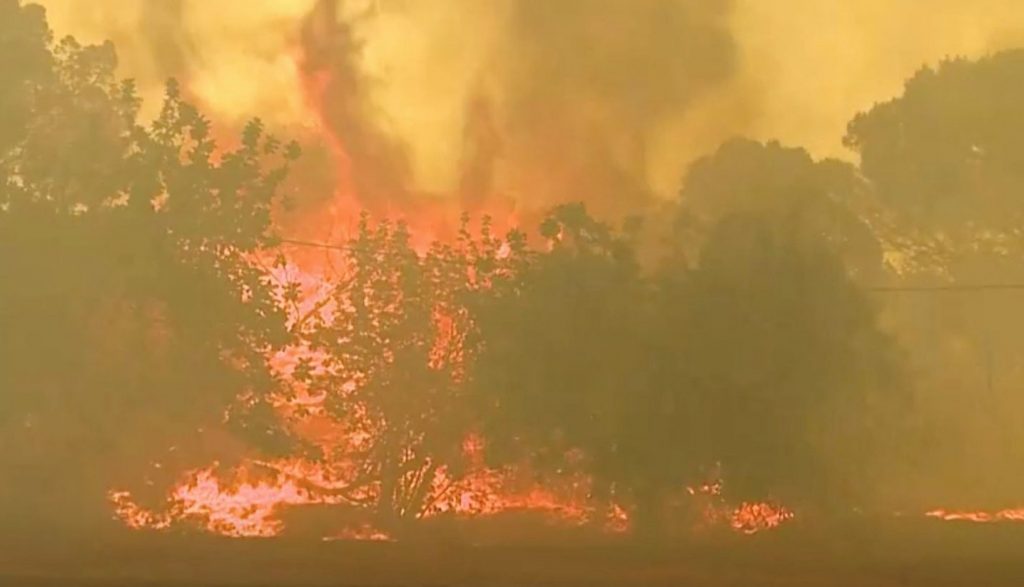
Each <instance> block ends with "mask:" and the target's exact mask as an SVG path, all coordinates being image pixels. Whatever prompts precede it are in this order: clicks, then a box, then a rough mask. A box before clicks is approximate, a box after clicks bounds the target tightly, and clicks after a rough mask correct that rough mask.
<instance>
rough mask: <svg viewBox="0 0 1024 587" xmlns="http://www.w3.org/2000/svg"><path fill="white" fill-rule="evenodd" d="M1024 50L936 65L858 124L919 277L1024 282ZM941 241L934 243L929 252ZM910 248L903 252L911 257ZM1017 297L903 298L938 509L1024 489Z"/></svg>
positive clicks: (851, 142)
mask: <svg viewBox="0 0 1024 587" xmlns="http://www.w3.org/2000/svg"><path fill="white" fill-rule="evenodd" d="M1022 99H1024V51H1021V50H1011V51H1005V52H1001V53H996V54H993V55H990V56H987V57H984V58H981V59H977V60H968V59H961V58H958V59H948V60H945V61H943V62H941V63H940V64H938V65H937V66H934V67H924V68H922V69H921V70H920V71H918V72H917V73H916V74H915V75H914V76H913V77H912V78H910V79H909V80H908V81H907V83H906V84H905V87H904V90H903V92H902V94H901V95H900V96H897V97H895V98H893V99H892V100H890V101H887V102H883V103H880V104H876V105H875V106H874V107H872V108H871V109H869V110H867V111H866V112H863V113H860V114H858V115H857V117H856V118H854V119H853V120H852V121H851V123H850V124H849V127H848V132H847V135H846V138H845V143H846V145H847V146H849V147H850V148H851V149H853V150H854V151H856V152H857V153H858V154H859V155H860V157H861V169H862V172H863V174H864V176H865V177H866V178H867V179H868V180H869V181H870V182H871V184H872V186H873V188H874V190H875V191H876V192H877V194H878V197H879V199H880V200H881V201H882V202H883V203H884V204H885V205H886V207H887V208H888V209H889V210H891V211H892V213H893V216H894V222H893V223H892V226H893V228H894V231H893V232H895V233H897V234H899V235H900V236H901V237H903V238H906V237H907V236H916V237H917V238H916V240H917V242H916V243H911V244H913V245H914V246H912V247H907V249H909V250H908V251H907V252H909V253H911V254H915V253H918V252H920V253H923V254H920V253H918V254H917V255H916V256H917V257H918V258H917V259H914V262H912V263H909V264H908V265H909V266H910V267H909V268H910V269H911V270H910V271H905V272H904V273H905V275H904V277H903V279H904V280H905V281H911V280H917V281H924V280H927V283H935V282H936V281H938V282H941V283H943V284H948V283H951V282H953V283H960V284H964V285H968V286H976V285H979V284H983V285H990V284H1013V283H1019V282H1020V281H1021V280H1022V279H1024V265H1022V263H1021V259H1022V252H1024V242H1022V240H1021V231H1020V224H1021V220H1022V218H1024V199H1022V193H1024V192H1022V190H1021V186H1022V185H1024V165H1022V164H1024V117H1022V116H1021V113H1020V103H1021V101H1022ZM922 244H924V245H927V246H926V247H922V246H921V245H922ZM902 253H903V251H901V254H902ZM1020 301H1021V300H1020V296H1019V295H1018V294H1017V293H1016V292H1013V291H1003V292H997V291H977V292H973V293H971V294H963V293H961V294H956V295H953V294H940V293H934V294H932V295H930V296H928V297H927V298H925V299H920V298H918V299H913V298H910V297H903V298H894V299H893V300H892V301H891V302H890V303H889V305H888V308H887V313H888V314H889V315H890V316H891V317H892V319H891V320H890V321H891V322H892V323H893V328H892V330H893V331H894V332H895V333H897V334H898V335H899V336H900V337H901V339H902V340H903V341H904V342H905V344H906V345H907V346H909V347H911V348H913V349H914V353H913V355H912V359H913V360H912V364H911V366H912V368H913V369H914V370H915V371H916V372H917V373H919V378H920V381H921V384H920V386H919V388H920V390H921V397H920V398H919V405H920V406H921V409H920V410H919V412H918V418H919V419H920V420H922V421H923V422H925V425H923V426H922V427H921V428H922V438H920V439H919V440H918V443H919V448H918V450H919V451H920V453H921V454H920V456H918V457H917V458H916V459H915V460H916V461H917V462H919V463H922V464H921V470H920V471H917V472H916V473H917V477H918V478H919V479H920V483H921V484H922V485H923V486H924V489H918V490H916V491H914V492H912V496H913V497H915V498H919V496H920V494H921V492H922V491H927V492H929V493H930V494H933V495H936V497H935V499H936V500H937V501H944V502H947V503H948V502H956V501H961V502H962V503H965V504H972V507H973V504H979V503H989V504H991V505H993V506H995V507H1003V506H1005V505H1007V504H1008V503H1011V502H1012V501H1013V500H1014V499H1015V498H1014V497H1013V496H1014V495H1016V494H1019V492H1020V490H1021V483H1020V479H1019V478H1018V477H1017V476H1016V475H1015V474H1014V473H1013V472H1012V471H1013V467H1006V466H1005V463H1008V462H1016V461H1018V460H1019V459H1020V458H1021V457H1022V454H1021V450H1020V447H1021V446H1024V445H1022V443H1021V436H1020V433H1019V431H1020V430H1022V429H1024V428H1022V421H1021V418H1020V417H1019V416H1018V415H1019V414H1020V410H1019V400H1018V397H1017V393H1016V389H1017V388H1018V387H1019V384H1020V381H1021V380H1020V373H1021V369H1022V367H1024V352H1022V350H1021V349H1024V339H1022V336H1021V333H1022V332H1024V315H1022V314H1021V313H1020V311H1019V307H1020ZM965 446H970V447H971V449H970V450H969V451H964V449H963V447H965Z"/></svg>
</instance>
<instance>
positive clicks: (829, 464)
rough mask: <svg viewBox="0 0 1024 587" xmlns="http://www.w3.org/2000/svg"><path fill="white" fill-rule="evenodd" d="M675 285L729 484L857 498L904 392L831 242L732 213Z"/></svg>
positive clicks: (703, 407)
mask: <svg viewBox="0 0 1024 587" xmlns="http://www.w3.org/2000/svg"><path fill="white" fill-rule="evenodd" d="M669 283H670V285H668V286H667V287H668V288H669V289H670V290H673V291H674V292H675V293H674V294H673V295H672V296H671V297H672V298H674V300H675V303H677V304H680V305H681V306H682V307H683V310H682V311H683V312H685V318H683V319H682V320H681V321H682V323H683V324H685V328H683V329H681V330H682V332H685V339H684V340H682V341H681V342H682V349H683V350H681V351H680V352H679V355H680V356H682V357H685V360H686V361H687V362H688V365H687V366H686V368H685V374H686V375H687V376H689V377H690V381H691V382H692V390H691V393H693V394H694V395H696V396H697V398H698V399H697V400H696V402H697V405H699V406H700V408H699V409H700V417H701V419H702V420H703V421H704V422H705V424H704V430H705V432H706V434H707V439H706V440H707V442H708V444H709V446H710V456H711V457H712V458H713V459H714V460H715V461H716V462H719V463H720V464H721V468H722V472H723V477H724V482H725V489H726V491H727V492H728V493H729V495H730V496H733V497H736V498H738V499H743V500H757V499H764V498H774V499H779V500H782V502H783V503H787V504H790V505H791V507H797V508H799V507H808V506H811V507H813V506H816V505H823V504H826V503H828V504H832V503H838V504H850V503H857V501H856V500H857V499H858V498H862V497H863V495H862V494H861V495H858V494H857V493H856V491H857V490H863V489H864V487H863V484H864V483H870V481H869V480H868V479H870V478H871V477H870V469H869V467H868V465H871V464H872V459H873V457H874V456H875V455H876V452H877V450H879V446H880V444H879V443H881V442H882V441H883V440H885V439H886V438H888V437H887V436H880V435H879V434H881V433H882V431H881V426H882V425H883V424H887V423H888V422H889V417H890V415H891V414H892V413H893V411H894V410H895V409H896V408H898V406H899V405H900V401H901V400H902V398H901V396H900V395H899V394H898V393H896V392H898V391H899V389H900V388H899V384H900V383H901V380H900V378H899V370H898V365H899V363H898V358H899V357H898V355H897V354H896V349H895V347H894V345H893V343H892V341H890V340H889V339H888V338H887V337H886V336H885V335H884V334H883V333H882V332H881V330H880V328H879V325H878V321H877V316H876V309H875V308H874V306H873V304H871V303H870V302H869V300H868V299H867V297H866V295H865V294H864V293H863V291H862V290H861V289H860V288H859V287H858V286H857V285H855V284H854V282H853V281H852V280H851V279H850V277H849V275H848V272H847V270H846V268H845V267H844V266H843V264H842V262H841V261H840V259H839V258H838V257H837V256H836V255H835V253H834V252H833V251H832V250H831V248H830V247H829V246H828V243H826V242H825V241H824V239H822V238H812V239H807V238H805V237H802V236H801V235H800V234H799V233H798V232H795V231H792V230H786V229H785V228H784V227H780V226H778V225H777V224H776V223H775V221H774V220H773V219H765V218H763V217H759V216H758V215H756V214H737V215H733V216H730V217H728V218H726V219H724V220H723V221H722V222H720V223H719V225H718V226H717V227H716V229H715V230H714V232H713V233H712V234H711V236H710V238H709V239H708V241H707V244H706V245H705V247H704V249H703V251H702V253H701V256H700V261H699V264H698V266H697V268H696V269H695V270H694V271H693V272H692V273H691V274H690V275H688V276H687V277H686V279H685V280H682V281H681V280H679V279H678V278H676V279H674V280H672V281H670V282H669ZM889 432H891V430H889V429H886V430H885V433H889Z"/></svg>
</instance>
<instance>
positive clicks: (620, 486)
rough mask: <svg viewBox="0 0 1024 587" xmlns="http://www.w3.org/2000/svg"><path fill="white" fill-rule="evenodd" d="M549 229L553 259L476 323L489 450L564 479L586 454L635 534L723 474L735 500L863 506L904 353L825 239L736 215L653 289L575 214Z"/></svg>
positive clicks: (558, 215)
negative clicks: (571, 461) (628, 511)
mask: <svg viewBox="0 0 1024 587" xmlns="http://www.w3.org/2000/svg"><path fill="white" fill-rule="evenodd" d="M545 228H546V230H545V235H546V236H548V237H549V238H550V239H551V248H550V251H548V252H542V253H537V254H536V256H535V257H534V258H533V259H531V261H530V263H529V264H528V266H527V268H526V270H525V271H523V272H522V273H520V274H517V275H516V276H515V278H514V279H513V281H512V283H510V284H506V286H505V287H504V289H501V290H499V292H498V294H497V295H493V294H492V295H489V296H488V297H486V298H484V299H483V300H482V301H481V303H480V305H479V306H478V307H477V308H476V309H475V312H474V317H475V320H476V324H477V326H478V328H479V335H480V337H481V342H480V344H481V348H482V350H481V354H480V357H479V358H478V360H477V361H476V363H475V366H474V370H473V371H472V372H471V373H472V377H471V382H472V385H474V386H475V388H476V389H477V393H479V394H481V395H482V396H483V397H484V398H485V400H486V402H487V405H486V406H485V408H484V409H483V411H482V417H484V419H485V421H486V422H488V423H489V424H490V426H491V427H490V428H489V429H488V434H487V437H488V438H489V439H490V440H491V441H492V442H494V443H495V444H496V445H497V446H498V447H500V448H506V449H507V448H510V447H511V448H519V449H520V450H521V451H522V452H521V453H519V454H518V456H517V458H522V457H523V456H524V455H525V456H532V457H533V458H534V459H538V458H540V459H541V460H540V462H541V463H542V464H546V465H547V467H548V468H549V470H556V471H557V470H560V469H564V468H566V467H567V466H568V464H567V461H566V459H565V456H566V455H567V454H572V450H573V449H578V450H580V451H582V453H583V454H584V455H585V459H586V466H587V467H588V470H590V471H591V472H593V473H594V474H595V475H596V476H597V479H598V480H600V482H601V483H602V484H603V487H604V489H605V490H606V491H614V492H615V494H616V496H617V497H618V498H619V499H623V500H625V501H626V502H627V503H631V504H632V505H633V506H635V507H636V513H637V520H636V521H637V522H638V523H641V524H647V523H655V524H656V522H657V517H658V515H659V514H658V513H657V512H658V511H659V510H660V508H661V507H662V506H663V505H664V502H665V500H666V499H667V498H668V497H669V496H671V495H675V494H678V492H679V491H681V490H682V489H683V488H684V487H686V486H696V485H699V484H701V483H704V482H707V481H711V480H714V479H715V477H714V476H715V475H716V474H717V472H719V471H721V473H722V474H723V475H724V482H725V487H726V490H727V491H728V492H730V493H729V494H730V495H731V496H733V497H735V498H737V499H755V500H756V499H765V498H776V499H782V500H786V503H789V504H791V505H793V506H794V507H798V508H799V507H815V506H819V505H822V504H823V503H824V502H825V501H827V500H828V499H831V498H834V499H836V500H839V499H840V497H839V496H840V495H842V496H843V498H852V499H856V498H857V497H859V494H858V493H857V491H861V490H863V489H864V487H863V483H867V481H866V479H865V478H855V477H856V476H857V475H863V474H865V473H866V465H867V464H868V463H869V462H870V460H871V458H872V457H873V452H872V448H871V447H873V446H876V445H875V444H874V442H875V441H877V440H879V439H878V438H877V437H875V436H873V434H874V430H875V429H877V428H878V426H879V425H880V424H881V423H882V421H883V420H882V419H881V418H878V417H876V416H881V415H884V413H885V412H886V411H887V410H888V411H891V409H893V408H894V406H896V405H898V399H899V398H898V396H896V395H893V394H891V392H893V391H894V390H895V389H897V387H898V383H899V381H898V366H897V356H896V355H895V349H894V347H893V345H892V343H891V342H890V341H889V340H888V339H887V338H886V337H885V336H884V335H883V334H882V333H881V331H880V329H879V326H878V323H877V317H876V312H875V309H874V308H873V306H872V304H871V303H869V301H868V299H867V298H866V297H865V294H864V293H863V292H862V291H861V290H860V288H859V287H858V286H857V285H856V284H855V283H854V282H853V281H852V280H851V278H850V276H849V273H848V270H847V269H846V267H845V266H844V265H843V263H842V261H841V259H840V257H838V256H837V255H836V254H835V252H834V250H833V247H832V246H831V243H829V242H828V241H827V239H825V238H824V237H822V236H820V235H806V234H801V233H800V232H799V231H792V230H788V227H787V226H786V225H784V224H782V225H780V224H779V223H778V222H777V217H776V216H774V215H771V214H769V213H765V212H757V211H751V212H747V213H742V214H740V213H734V214H732V215H730V216H727V217H726V218H724V219H722V220H720V221H719V222H717V223H716V224H715V225H714V228H713V229H712V230H711V232H710V234H709V235H708V237H707V239H706V243H705V244H704V246H703V247H702V250H701V251H700V254H699V258H698V261H697V263H696V264H695V266H694V267H693V268H689V269H687V268H682V267H681V266H680V265H672V268H671V269H669V270H667V271H664V272H661V273H658V274H653V275H651V274H646V273H644V272H642V271H640V269H639V268H638V267H637V265H636V264H635V262H634V261H633V257H634V255H633V246H634V245H633V244H632V242H631V241H630V240H629V239H628V238H626V237H623V236H621V235H619V234H617V233H616V232H615V231H613V230H611V229H610V228H608V227H607V226H604V225H601V224H599V223H597V222H595V221H593V220H592V219H590V218H589V217H588V216H587V215H586V214H585V212H584V211H583V210H582V209H581V208H578V207H565V208H561V209H559V210H557V211H556V212H555V213H554V215H553V216H552V218H551V220H549V221H548V223H546V224H545ZM837 458H840V459H843V460H842V461H841V462H842V463H843V466H842V467H834V466H833V463H834V462H835V459H837ZM854 471H856V474H855V473H853V472H854ZM645 514H647V516H645ZM648 516H649V517H648Z"/></svg>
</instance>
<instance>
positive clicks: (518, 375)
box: [469, 205, 694, 526]
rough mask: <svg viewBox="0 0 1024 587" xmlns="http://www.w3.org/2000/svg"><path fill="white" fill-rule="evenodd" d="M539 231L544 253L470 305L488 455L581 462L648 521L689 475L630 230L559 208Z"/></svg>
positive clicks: (548, 468)
mask: <svg viewBox="0 0 1024 587" xmlns="http://www.w3.org/2000/svg"><path fill="white" fill-rule="evenodd" d="M541 232H542V236H543V237H544V238H545V239H546V240H547V241H548V246H549V251H547V252H541V253H535V254H534V255H533V256H531V257H530V258H529V259H528V260H527V262H526V264H525V266H524V267H522V268H521V270H520V271H518V272H516V273H515V274H514V275H512V276H510V278H509V279H507V280H503V281H502V282H500V283H499V284H498V285H496V286H495V291H491V292H488V295H486V296H484V297H481V298H479V299H477V300H476V301H475V303H474V304H473V305H471V308H472V311H473V312H472V315H473V319H474V324H475V330H474V333H475V336H476V337H478V341H479V342H478V344H479V345H480V348H481V351H480V354H479V356H478V357H477V359H476V361H474V362H473V364H472V365H471V371H470V373H471V375H470V378H469V381H470V385H471V386H472V387H473V389H474V390H475V393H476V394H477V396H478V397H479V398H480V399H479V401H480V402H481V407H480V412H481V417H482V418H483V420H484V422H485V427H484V431H485V434H484V436H485V438H487V439H488V441H489V445H488V456H489V457H491V458H493V459H495V460H496V462H501V463H508V462H512V463H526V462H528V463H531V464H532V466H534V467H537V468H538V470H540V471H542V472H545V473H547V474H557V473H559V472H560V471H564V470H571V469H573V468H576V469H580V468H582V470H583V471H585V472H587V473H590V474H592V475H593V476H594V480H595V484H596V485H595V490H596V491H597V492H598V495H599V496H600V495H604V496H608V495H609V494H610V493H614V494H615V496H616V498H617V499H619V500H623V501H625V502H628V503H630V504H636V505H637V508H638V511H640V512H641V513H640V515H639V517H641V518H643V521H642V522H641V525H642V526H646V523H647V522H654V521H655V519H656V512H657V506H658V505H659V502H660V500H661V498H662V497H663V496H664V494H665V492H666V491H669V490H670V489H671V488H673V487H674V488H677V489H681V488H682V487H683V484H684V482H686V481H690V480H692V477H693V476H694V470H693V468H692V467H690V466H689V465H692V463H691V461H690V459H691V450H690V449H691V446H690V445H689V443H687V442H685V441H684V440H683V439H686V438H687V435H688V433H689V428H688V427H686V426H685V425H683V426H679V425H678V424H679V421H678V420H677V418H678V414H676V413H675V412H674V410H673V402H674V401H675V400H676V395H675V394H676V392H678V391H679V389H678V388H665V387H663V386H661V383H663V382H662V381H659V377H660V373H659V369H660V368H661V367H664V365H665V364H666V362H667V361H669V360H671V358H670V357H666V356H665V354H664V349H662V348H659V344H660V343H661V341H659V340H658V339H656V338H654V337H653V336H652V333H654V332H656V331H657V329H656V328H655V324H656V323H657V321H658V320H659V319H660V318H659V316H658V315H657V308H655V307H654V306H653V305H652V301H653V300H654V293H655V292H654V291H653V290H652V289H651V288H650V283H649V282H648V281H647V280H645V279H644V278H643V277H642V275H641V273H640V268H639V266H638V265H637V263H636V261H635V259H634V256H633V250H632V245H631V244H630V240H629V239H628V237H627V236H623V235H620V234H617V233H616V232H615V231H613V230H612V229H611V228H610V227H608V226H606V225H603V224H601V223H599V222H597V221H595V220H593V219H592V218H591V217H590V216H589V215H587V213H586V211H585V209H584V208H583V207H582V206H581V205H572V206H563V207H560V208H557V209H556V210H555V211H554V212H553V213H552V214H551V216H550V217H549V218H548V220H547V221H546V222H545V223H544V224H543V226H542V230H541ZM669 447H678V448H679V450H669ZM684 447H685V448H684ZM581 454H582V459H583V460H582V462H581V461H580V460H579V458H580V455H581ZM648 514H650V515H648Z"/></svg>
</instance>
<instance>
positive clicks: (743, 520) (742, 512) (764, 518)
mask: <svg viewBox="0 0 1024 587" xmlns="http://www.w3.org/2000/svg"><path fill="white" fill-rule="evenodd" d="M795 517H796V515H795V514H794V513H793V512H792V511H790V510H788V509H786V508H785V507H782V506H779V505H775V504H771V503H766V502H760V503H748V502H744V503H742V504H740V506H739V507H738V508H736V509H735V510H734V511H733V512H732V518H731V520H730V521H729V525H730V526H731V527H732V528H733V529H734V530H736V531H737V532H742V533H744V534H756V533H758V532H762V531H764V530H771V529H773V528H778V527H779V526H781V525H782V524H784V523H785V522H788V521H790V520H792V519H793V518H795Z"/></svg>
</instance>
